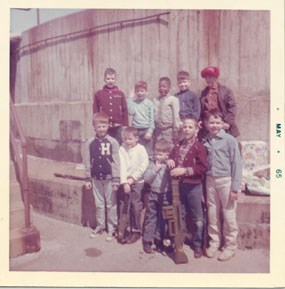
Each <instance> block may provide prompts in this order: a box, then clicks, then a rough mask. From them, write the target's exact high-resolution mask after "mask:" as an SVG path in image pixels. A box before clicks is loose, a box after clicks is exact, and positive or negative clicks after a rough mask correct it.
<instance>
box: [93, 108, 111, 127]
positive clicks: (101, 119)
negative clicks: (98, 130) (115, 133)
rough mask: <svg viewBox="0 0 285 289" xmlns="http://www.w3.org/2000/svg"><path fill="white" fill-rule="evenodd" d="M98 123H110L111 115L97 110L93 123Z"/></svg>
mask: <svg viewBox="0 0 285 289" xmlns="http://www.w3.org/2000/svg"><path fill="white" fill-rule="evenodd" d="M96 123H105V124H109V117H108V115H107V114H106V113H105V112H103V111H100V112H97V113H94V114H93V125H95V124H96Z"/></svg>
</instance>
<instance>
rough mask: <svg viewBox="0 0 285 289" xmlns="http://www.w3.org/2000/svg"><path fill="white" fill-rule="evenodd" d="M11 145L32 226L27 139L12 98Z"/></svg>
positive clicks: (28, 217)
mask: <svg viewBox="0 0 285 289" xmlns="http://www.w3.org/2000/svg"><path fill="white" fill-rule="evenodd" d="M10 112H11V113H10V117H11V118H10V146H11V153H12V157H13V161H14V165H15V171H16V177H17V180H18V182H19V184H20V189H21V194H22V200H23V202H24V207H25V228H29V227H30V226H31V219H30V194H29V178H28V161H27V140H26V137H25V135H24V133H23V129H22V126H21V124H20V122H19V119H18V116H17V113H16V110H15V108H14V103H13V101H12V99H11V98H10ZM16 136H17V137H19V139H20V143H21V149H22V152H21V154H20V152H19V150H18V146H17V141H16Z"/></svg>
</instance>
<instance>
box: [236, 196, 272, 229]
mask: <svg viewBox="0 0 285 289" xmlns="http://www.w3.org/2000/svg"><path fill="white" fill-rule="evenodd" d="M237 219H238V222H239V223H251V224H264V223H265V224H270V197H267V196H247V195H245V194H240V196H239V199H238V208H237Z"/></svg>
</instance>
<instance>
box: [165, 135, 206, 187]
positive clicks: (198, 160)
mask: <svg viewBox="0 0 285 289" xmlns="http://www.w3.org/2000/svg"><path fill="white" fill-rule="evenodd" d="M183 143H184V140H182V141H180V142H179V143H176V144H175V145H174V147H173V149H172V152H171V154H170V156H169V158H170V159H172V160H174V161H175V165H176V166H177V165H178V159H179V155H180V148H181V146H182V145H183ZM183 167H184V168H189V167H191V168H192V169H193V172H194V175H192V176H180V177H179V179H180V180H181V181H182V182H187V183H193V184H197V183H201V182H202V180H203V178H204V174H205V172H206V170H207V150H206V148H205V147H204V146H203V144H202V143H201V142H199V141H198V140H196V142H195V143H194V144H193V145H192V146H191V148H190V150H189V151H188V152H187V153H186V156H185V158H184V160H183Z"/></svg>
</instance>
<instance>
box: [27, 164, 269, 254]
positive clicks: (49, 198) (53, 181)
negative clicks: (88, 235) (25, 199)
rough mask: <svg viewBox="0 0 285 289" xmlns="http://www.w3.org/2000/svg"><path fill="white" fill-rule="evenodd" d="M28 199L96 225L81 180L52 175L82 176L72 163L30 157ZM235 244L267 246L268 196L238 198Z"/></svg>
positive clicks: (51, 212)
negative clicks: (29, 195) (237, 230)
mask: <svg viewBox="0 0 285 289" xmlns="http://www.w3.org/2000/svg"><path fill="white" fill-rule="evenodd" d="M29 168H30V178H31V180H30V184H31V200H32V205H33V208H34V210H35V211H37V212H39V213H42V214H45V215H47V216H49V217H52V218H55V219H59V220H63V221H66V222H70V223H74V224H77V225H83V226H90V227H92V228H93V227H95V226H96V215H95V214H96V212H95V202H94V197H93V194H92V192H91V191H83V184H84V182H81V181H74V180H69V179H60V178H56V177H54V175H53V174H54V173H55V172H57V173H62V174H71V175H76V176H84V174H83V171H82V170H77V169H76V165H75V164H72V163H60V162H54V161H49V160H43V159H31V160H29ZM237 219H238V223H239V238H238V244H239V248H241V249H256V248H265V249H269V246H270V198H269V197H263V196H261V197H256V196H246V195H244V194H241V195H240V197H239V201H238V210H237Z"/></svg>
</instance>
